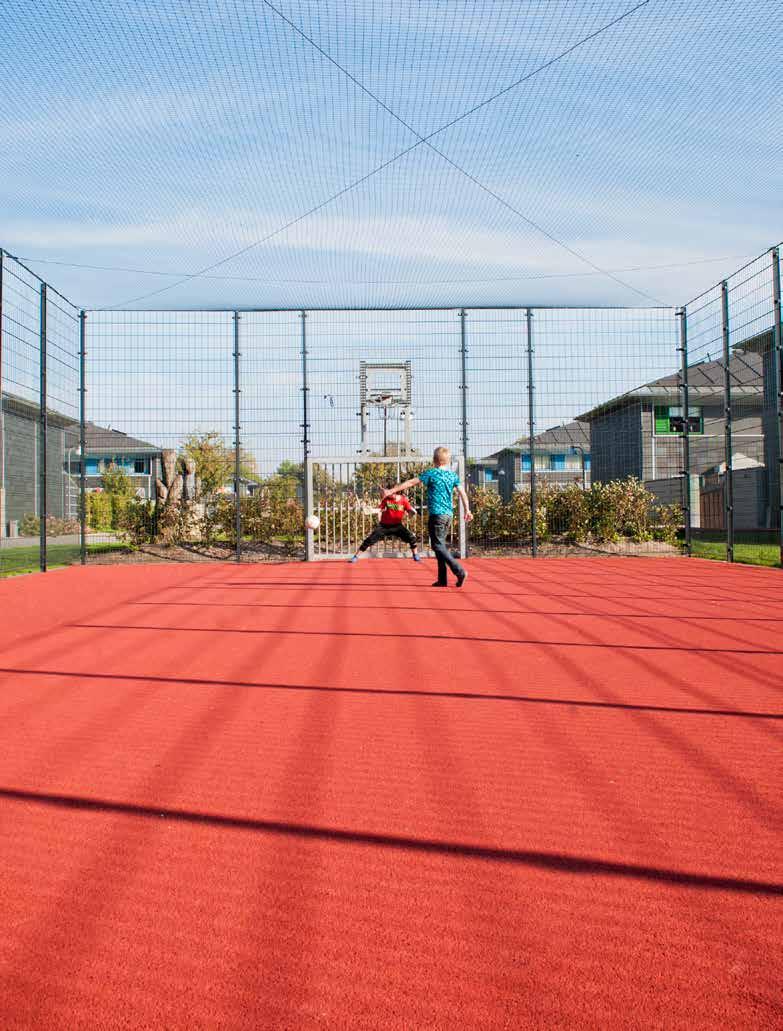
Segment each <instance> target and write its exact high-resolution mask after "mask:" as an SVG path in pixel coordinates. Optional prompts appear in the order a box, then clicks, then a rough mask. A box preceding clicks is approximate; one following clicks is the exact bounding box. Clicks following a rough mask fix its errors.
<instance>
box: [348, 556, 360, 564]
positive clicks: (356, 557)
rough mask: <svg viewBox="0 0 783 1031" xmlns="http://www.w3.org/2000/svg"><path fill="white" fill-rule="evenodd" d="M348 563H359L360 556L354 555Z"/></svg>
mask: <svg viewBox="0 0 783 1031" xmlns="http://www.w3.org/2000/svg"><path fill="white" fill-rule="evenodd" d="M348 561H349V562H358V561H359V556H358V555H352V556H351V558H349V559H348Z"/></svg>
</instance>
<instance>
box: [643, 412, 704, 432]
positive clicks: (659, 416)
mask: <svg viewBox="0 0 783 1031" xmlns="http://www.w3.org/2000/svg"><path fill="white" fill-rule="evenodd" d="M688 415H689V416H690V418H691V419H696V420H698V428H692V429H691V433H704V417H703V416H702V412H701V408H694V407H692V406H689V407H688ZM678 417H679V418H681V417H682V408H680V407H679V406H677V405H656V406H655V436H656V437H669V436H672V435H675V434H679V433H681V432H682V431H681V430H679V429H677V428H676V424H674V425H673V424H672V420H673V419H677V418H678ZM693 425H695V424H692V426H693Z"/></svg>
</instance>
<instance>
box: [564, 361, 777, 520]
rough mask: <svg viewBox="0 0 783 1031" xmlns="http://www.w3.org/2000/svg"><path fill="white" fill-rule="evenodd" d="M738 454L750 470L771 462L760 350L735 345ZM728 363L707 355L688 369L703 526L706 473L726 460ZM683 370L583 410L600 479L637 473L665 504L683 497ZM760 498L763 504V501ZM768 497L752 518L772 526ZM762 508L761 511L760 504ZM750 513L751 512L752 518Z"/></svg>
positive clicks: (694, 505) (695, 508)
mask: <svg viewBox="0 0 783 1031" xmlns="http://www.w3.org/2000/svg"><path fill="white" fill-rule="evenodd" d="M729 378H730V382H731V396H732V416H733V418H732V445H733V446H732V455H733V458H734V462H735V464H737V466H742V467H743V468H750V467H754V466H762V465H763V464H764V433H763V430H762V409H763V372H762V357H761V355H760V354H756V353H753V352H751V351H747V350H741V349H736V350H735V351H734V352H733V354H732V356H731V359H730V361H729ZM724 381H725V375H724V366H723V363H722V362H719V361H705V362H701V363H699V364H697V365H692V366H690V367H689V369H688V402H689V403H688V409H689V416H690V418H691V429H690V433H689V440H690V469H691V485H690V489H691V499H690V500H691V514H692V518H693V525H695V526H697V525H698V513H699V510H700V500H699V477H700V476H702V475H705V474H712V472H713V471H714V470H715V469H716V468H718V467H720V465H721V463H722V462H724V461H725V443H726V438H725V419H724V414H725V400H724ZM681 383H682V380H681V374H680V373H674V374H672V375H669V376H663V377H661V378H660V379H657V380H653V381H652V382H650V383H645V384H643V385H642V386H640V387H637V388H635V389H634V390H630V391H628V392H627V393H626V394H622V395H620V396H619V397H615V398H611V399H610V400H609V401H605V402H603V403H602V404H600V405H598V406H596V407H595V408H593V409H591V410H590V411H589V412H585V413H584V414H583V415H580V416H579V418H580V420H583V421H585V422H586V423H588V424H589V427H590V451H591V455H592V474H593V480H594V481H596V482H606V481H609V480H615V479H623V478H625V477H627V476H635V477H637V478H638V479H640V480H642V481H643V482H644V483H645V485H646V486H647V488H648V489H649V490H650V491H651V492H652V493H653V494H655V495H656V496H657V497H658V499H659V500H660V501H662V502H666V503H670V502H677V503H681V502H682V500H683V496H682V491H683V486H684V484H683V446H682V426H681V419H682V414H683V410H682V407H681V405H682V389H681ZM760 504H761V503H760ZM766 506H767V500H766V496H765V499H764V501H763V504H761V507H760V508H759V510H758V513H757V515H755V516H754V517H753V518H754V519H756V520H757V521H758V525H766V520H767V518H768V513H767V512H766ZM754 511H755V509H754ZM749 518H750V517H749Z"/></svg>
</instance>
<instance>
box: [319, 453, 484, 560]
mask: <svg viewBox="0 0 783 1031" xmlns="http://www.w3.org/2000/svg"><path fill="white" fill-rule="evenodd" d="M451 464H452V468H454V469H455V471H456V472H457V474H458V476H459V478H460V482H461V483H462V484H463V485H464V482H465V459H464V456H463V455H458V456H457V457H456V458H454V459H453V460H452V463H451ZM428 465H429V462H427V461H426V460H425V459H424V458H423V457H422V456H421V455H400V456H395V457H391V458H378V457H375V456H365V455H356V454H353V455H338V456H328V457H326V458H308V459H307V461H306V462H305V498H304V501H305V505H304V508H305V518H307V517H308V516H317V517H318V519H319V520H320V522H319V526H318V529H317V530H311V529H309V528H308V527H305V556H306V558H307V561H308V562H312V561H315V560H318V559H345V558H348V557H349V556H350V555H352V554H354V552H355V551H356V550H357V548H358V547H359V545H360V544H361V543H362V541H363V540H364V538H365V537H366V536H367V534H368V533H369V532H370V530H371V529H372V527H373V526H374V525H375V523H376V522H377V521H378V512H377V509H378V506H379V504H380V492H381V488H382V486H384V485H385V484H386V483H387V482H389V481H394V482H397V483H399V482H400V481H402V480H406V479H410V478H411V477H412V476H415V475H416V474H417V473H418V472H419V471H421V470H422V468H426V467H427V466H428ZM387 471H388V472H387ZM408 497H409V498H410V500H411V503H412V504H413V505H414V507H415V508H416V510H417V511H416V514H415V515H414V516H409V517H408V518H407V519H406V525H407V526H408V527H409V528H410V529H411V530H412V531H413V532H414V534H415V535H416V538H417V540H418V544H419V549H420V552H421V553H422V554H431V551H430V543H429V536H428V534H427V497H426V492H425V491H424V490H423V489H422V488H421V487H418V488H415V489H414V490H413V491H409V492H408ZM451 547H452V549H453V550H456V551H457V552H458V554H459V555H460V556H461V557H464V556H465V555H466V553H467V524H466V522H465V513H464V512H463V510H462V502H461V501H460V502H458V504H457V518H456V519H455V520H454V523H453V524H452V534H451ZM373 550H374V551H375V553H376V554H383V555H384V556H388V557H405V556H407V554H408V548H407V546H406V545H404V544H403V543H402V542H401V541H398V540H396V539H392V540H390V541H387V542H384V543H382V544H379V545H376V546H375V548H374V549H373Z"/></svg>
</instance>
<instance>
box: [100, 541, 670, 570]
mask: <svg viewBox="0 0 783 1031" xmlns="http://www.w3.org/2000/svg"><path fill="white" fill-rule="evenodd" d="M470 555H471V557H473V558H524V557H526V556H530V555H531V549H530V545H523V544H518V545H515V544H501V545H482V544H481V543H478V542H471V544H470ZM601 555H606V556H613V557H618V558H623V557H628V558H640V557H642V558H676V557H678V556H679V555H681V551H680V549H679V548H678V547H676V546H675V545H672V544H665V543H663V542H661V541H644V542H642V543H635V542H633V541H618V542H615V543H611V542H607V543H603V544H599V543H595V544H588V543H584V542H583V543H580V544H570V543H566V542H563V541H545V542H542V543H541V544H539V546H538V556H539V557H540V558H596V557H599V556H601ZM406 557H407V555H406ZM303 558H304V550H303V549H302V548H292V547H291V546H290V545H287V544H284V543H282V542H280V541H271V542H268V543H251V542H249V541H245V542H243V544H242V561H243V562H296V561H301V560H302V559H303ZM234 559H235V552H234V547H233V545H231V544H227V543H226V542H222V541H218V542H215V543H213V544H198V543H193V544H170V545H163V544H144V545H142V546H141V547H139V548H135V549H131V548H128V549H127V550H123V551H110V552H106V553H105V554H94V555H90V558H89V562H90V564H91V565H103V566H114V565H129V564H135V563H140V562H158V563H161V562H233V561H234Z"/></svg>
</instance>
